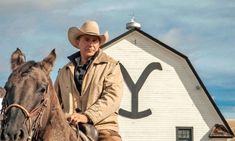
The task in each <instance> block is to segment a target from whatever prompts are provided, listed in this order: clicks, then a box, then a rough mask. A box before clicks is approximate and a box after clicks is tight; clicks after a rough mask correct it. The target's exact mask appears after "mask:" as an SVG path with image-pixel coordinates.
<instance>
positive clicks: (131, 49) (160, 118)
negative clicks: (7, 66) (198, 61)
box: [102, 28, 234, 141]
mask: <svg viewBox="0 0 235 141" xmlns="http://www.w3.org/2000/svg"><path fill="white" fill-rule="evenodd" d="M102 48H103V50H104V51H105V52H106V53H107V54H109V55H110V56H112V57H114V58H116V59H117V60H119V61H120V63H121V66H122V67H121V69H122V73H123V77H124V80H125V86H124V96H123V99H122V103H121V109H120V111H119V112H120V116H119V122H120V133H121V135H122V138H123V141H226V140H227V139H228V138H232V137H233V136H234V135H233V133H232V130H231V129H230V127H229V126H228V124H227V122H226V120H225V119H224V117H223V115H222V114H221V112H220V111H219V109H218V107H217V106H216V104H215V102H214V101H213V99H212V98H211V96H210V94H209V93H208V91H207V89H206V87H205V86H204V84H203V82H202V81H201V79H200V78H199V76H198V74H197V73H196V71H195V69H194V68H193V66H192V64H191V63H190V61H189V59H188V58H187V57H186V56H185V55H183V54H182V53H180V52H178V51H176V50H175V49H173V48H171V47H169V46H168V45H166V44H164V43H162V42H161V41H159V40H157V39H155V38H154V37H152V36H150V35H149V34H147V33H145V32H144V31H142V30H140V29H137V28H133V29H130V30H128V31H127V32H126V33H124V34H122V35H120V36H118V37H116V38H115V39H113V40H111V41H110V42H108V43H106V44H105V45H103V47H102Z"/></svg>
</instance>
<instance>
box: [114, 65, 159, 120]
mask: <svg viewBox="0 0 235 141" xmlns="http://www.w3.org/2000/svg"><path fill="white" fill-rule="evenodd" d="M120 67H121V71H122V75H123V78H124V80H125V82H126V84H127V86H128V88H129V90H130V91H131V111H130V112H129V111H126V110H124V109H122V108H120V110H119V113H120V115H122V116H124V117H128V118H132V119H138V118H143V117H147V116H149V115H151V114H152V112H151V110H150V109H147V110H144V111H141V112H139V108H138V102H139V91H140V89H141V88H142V86H143V84H144V83H145V81H146V79H147V78H148V76H149V74H150V73H151V72H152V71H153V70H155V69H158V70H162V66H161V64H160V63H158V62H153V63H151V64H149V65H148V66H147V67H146V68H145V69H144V71H143V72H142V74H141V75H140V77H139V79H138V81H137V82H136V84H135V83H134V82H133V80H132V79H131V76H130V75H129V73H128V72H127V70H126V68H125V67H124V66H123V65H122V64H121V63H120Z"/></svg>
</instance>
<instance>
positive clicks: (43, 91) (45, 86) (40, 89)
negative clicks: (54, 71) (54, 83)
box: [37, 85, 47, 94]
mask: <svg viewBox="0 0 235 141" xmlns="http://www.w3.org/2000/svg"><path fill="white" fill-rule="evenodd" d="M46 90H47V85H41V86H40V87H39V89H38V90H37V91H38V93H40V94H41V93H45V92H46Z"/></svg>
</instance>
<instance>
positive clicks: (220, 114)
mask: <svg viewBox="0 0 235 141" xmlns="http://www.w3.org/2000/svg"><path fill="white" fill-rule="evenodd" d="M133 32H138V33H140V34H142V35H143V36H145V37H147V38H149V39H151V40H152V41H154V42H156V43H157V44H160V45H161V47H164V48H166V49H168V50H170V51H171V52H173V53H175V54H177V55H179V56H181V57H182V58H184V59H185V60H186V62H187V63H188V65H189V67H190V69H191V70H192V72H193V73H194V75H195V76H196V78H197V80H198V82H199V83H200V85H201V87H202V89H203V90H204V92H205V93H206V95H207V97H208V99H209V100H210V102H211V104H212V105H213V107H214V108H215V110H216V112H217V113H218V115H219V116H220V118H221V120H222V121H223V123H224V125H225V126H226V129H227V130H228V133H229V134H228V135H227V136H224V137H225V138H226V137H233V136H234V134H233V132H232V130H231V128H230V126H229V125H228V123H227V121H226V120H225V118H224V116H223V115H222V113H221V112H220V110H219V108H218V107H217V105H216V103H215V102H214V100H213V99H212V97H211V95H210V94H209V92H208V90H207V89H206V87H205V85H204V84H203V82H202V80H201V79H200V77H199V75H198V74H197V72H196V70H195V69H194V67H193V65H192V63H191V62H190V60H189V58H188V57H187V56H186V55H184V54H183V53H181V52H179V51H177V50H175V49H174V48H172V47H170V46H168V45H167V44H165V43H163V42H161V41H160V40H158V39H156V38H154V37H153V36H151V35H149V34H147V33H146V32H144V31H142V30H141V29H137V28H133V29H131V30H128V31H127V32H125V33H123V34H121V35H119V36H118V37H116V38H114V39H112V40H111V41H109V42H107V43H105V44H104V45H102V47H101V48H106V47H108V46H109V45H111V44H112V43H114V42H116V41H118V40H119V39H121V38H124V37H125V36H127V35H129V34H131V33H133ZM220 137H221V136H220Z"/></svg>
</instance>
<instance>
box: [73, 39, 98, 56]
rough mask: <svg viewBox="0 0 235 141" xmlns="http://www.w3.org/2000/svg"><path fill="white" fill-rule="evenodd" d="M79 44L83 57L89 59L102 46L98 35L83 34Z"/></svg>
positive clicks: (78, 41)
mask: <svg viewBox="0 0 235 141" xmlns="http://www.w3.org/2000/svg"><path fill="white" fill-rule="evenodd" d="M77 44H78V46H79V49H80V53H81V56H82V59H88V58H89V57H91V56H93V55H95V53H96V52H97V51H98V49H99V47H100V40H99V37H97V36H92V35H82V36H81V37H80V38H79V39H78V40H77Z"/></svg>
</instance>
